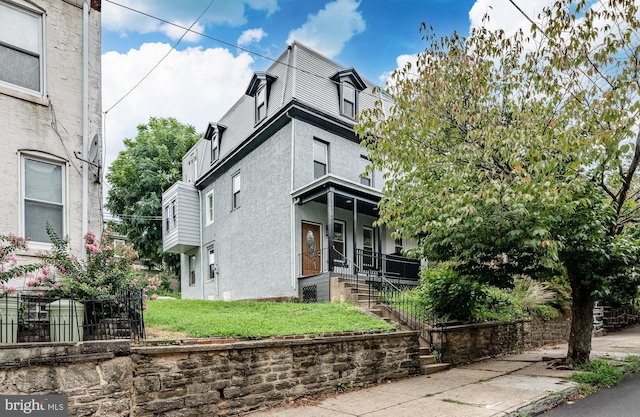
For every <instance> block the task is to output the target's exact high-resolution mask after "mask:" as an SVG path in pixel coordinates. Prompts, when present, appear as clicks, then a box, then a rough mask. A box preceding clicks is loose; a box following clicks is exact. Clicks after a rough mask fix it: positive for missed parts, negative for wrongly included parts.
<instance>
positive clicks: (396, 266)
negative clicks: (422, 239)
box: [355, 249, 420, 281]
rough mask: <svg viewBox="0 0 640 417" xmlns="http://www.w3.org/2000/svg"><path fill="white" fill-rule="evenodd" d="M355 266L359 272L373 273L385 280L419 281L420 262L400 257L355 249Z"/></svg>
mask: <svg viewBox="0 0 640 417" xmlns="http://www.w3.org/2000/svg"><path fill="white" fill-rule="evenodd" d="M355 263H356V265H357V266H358V269H359V270H360V271H365V272H368V271H375V272H377V273H379V275H382V276H385V277H387V278H404V279H407V280H413V281H418V280H419V279H420V260H418V259H409V258H407V257H404V256H402V255H395V254H393V255H386V254H383V253H379V252H374V251H370V250H366V249H356V261H355Z"/></svg>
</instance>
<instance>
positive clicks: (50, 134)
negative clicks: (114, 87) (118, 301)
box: [0, 0, 102, 284]
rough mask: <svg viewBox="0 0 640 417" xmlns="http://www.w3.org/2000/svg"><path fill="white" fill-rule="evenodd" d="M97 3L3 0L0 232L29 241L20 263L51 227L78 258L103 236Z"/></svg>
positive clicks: (44, 243) (42, 246)
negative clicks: (90, 239)
mask: <svg viewBox="0 0 640 417" xmlns="http://www.w3.org/2000/svg"><path fill="white" fill-rule="evenodd" d="M100 6H101V0H87V1H84V2H83V1H82V0H29V1H26V0H0V137H1V138H2V145H1V149H2V152H0V190H1V193H0V234H4V235H7V234H15V235H18V236H23V237H27V238H30V243H29V247H30V250H29V252H27V253H23V254H19V255H21V256H20V262H33V261H35V260H36V259H35V258H33V256H34V255H36V254H37V253H38V252H40V251H42V250H47V249H49V248H51V243H50V241H49V238H48V236H47V233H46V230H45V225H46V223H47V222H49V223H50V224H51V225H53V227H54V228H55V230H56V232H57V233H58V235H59V236H61V237H66V238H68V239H69V240H70V244H71V246H70V248H71V250H72V252H73V253H74V254H75V255H77V256H81V254H82V252H83V235H84V234H85V233H86V232H87V231H88V230H93V231H95V232H97V233H99V232H101V231H102V185H101V184H100V176H101V172H100V171H99V169H98V165H100V164H101V161H100V158H101V156H102V155H101V154H102V152H101V146H102V133H101V125H102V105H101V100H102V97H101V87H102V86H101V61H100V57H101V28H100V24H101V23H100V20H101V18H100V15H101V13H100ZM83 160H84V161H87V160H91V161H92V162H94V163H95V165H92V164H89V163H86V162H83ZM19 284H22V283H21V282H20V283H19Z"/></svg>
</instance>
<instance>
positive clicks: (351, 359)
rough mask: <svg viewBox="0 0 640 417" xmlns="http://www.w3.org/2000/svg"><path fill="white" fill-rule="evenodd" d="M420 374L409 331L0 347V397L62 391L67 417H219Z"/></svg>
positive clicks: (413, 337) (416, 346)
mask: <svg viewBox="0 0 640 417" xmlns="http://www.w3.org/2000/svg"><path fill="white" fill-rule="evenodd" d="M419 373H420V360H419V343H418V336H417V333H415V332H395V333H380V334H360V335H355V334H354V335H342V336H334V337H324V338H308V339H291V340H265V341H244V342H234V343H226V344H213V343H209V344H203V343H195V342H194V343H193V344H187V345H178V346H173V345H172V346H141V347H130V345H129V342H128V341H104V342H102V341H100V342H84V343H78V344H75V345H74V344H69V343H55V344H47V345H43V344H21V345H12V346H10V347H9V346H2V347H0V393H1V394H39V395H42V394H66V395H68V396H69V416H141V417H151V416H154V415H162V416H169V417H170V416H182V417H187V416H204V415H206V416H228V415H235V414H239V413H243V412H247V411H251V410H256V409H260V408H264V407H267V406H273V405H277V404H280V403H283V402H286V401H290V400H294V399H296V398H300V397H302V396H308V395H313V394H323V393H330V392H335V391H336V390H337V389H339V388H343V387H344V388H348V387H358V386H363V385H366V384H369V383H374V382H380V381H383V380H386V379H395V378H402V377H406V376H410V375H416V374H419Z"/></svg>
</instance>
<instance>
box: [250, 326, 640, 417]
mask: <svg viewBox="0 0 640 417" xmlns="http://www.w3.org/2000/svg"><path fill="white" fill-rule="evenodd" d="M566 353H567V344H566V343H565V344H560V345H556V346H552V347H545V348H544V349H536V350H531V351H526V352H524V353H521V354H513V355H505V356H501V357H498V358H493V359H487V360H484V361H480V362H476V363H473V364H470V365H465V366H459V367H457V368H454V369H450V370H447V371H443V372H439V373H436V374H433V375H429V376H416V377H411V378H406V379H403V380H399V381H394V382H387V383H382V384H379V385H376V386H373V387H370V388H365V389H362V390H355V391H353V392H346V393H342V394H337V395H333V396H329V397H327V398H325V399H323V400H319V401H317V402H311V401H310V402H309V403H312V404H313V405H304V406H301V405H290V406H282V407H277V408H272V409H269V410H266V411H259V412H255V413H250V414H247V416H248V417H249V416H250V417H276V416H277V417H300V416H305V417H306V416H308V417H345V416H367V417H404V416H410V417H417V416H435V417H437V416H447V417H449V416H450V417H467V416H473V417H475V416H478V417H482V416H500V417H503V416H504V417H516V416H520V415H526V416H534V415H537V414H540V413H542V412H543V411H545V410H546V409H548V408H551V407H553V406H555V405H556V404H558V403H560V402H561V401H563V400H564V398H566V397H568V396H572V395H574V394H575V393H576V392H577V390H576V384H575V383H573V382H568V381H566V380H564V379H563V378H564V377H568V376H569V375H571V374H572V373H573V371H567V370H557V369H547V362H544V361H542V358H543V357H544V358H563V357H565V356H566ZM639 354H640V326H639V325H636V326H633V327H631V328H628V329H625V330H623V331H620V332H617V333H611V334H609V335H606V336H602V337H596V338H594V339H593V344H592V358H594V357H599V356H605V355H609V356H614V357H626V356H627V355H639Z"/></svg>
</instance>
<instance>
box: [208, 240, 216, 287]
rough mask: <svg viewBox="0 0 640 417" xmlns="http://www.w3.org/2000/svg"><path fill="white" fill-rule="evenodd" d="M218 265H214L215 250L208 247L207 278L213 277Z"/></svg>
mask: <svg viewBox="0 0 640 417" xmlns="http://www.w3.org/2000/svg"><path fill="white" fill-rule="evenodd" d="M217 269H218V267H217V266H216V252H215V249H214V248H213V246H212V247H210V248H209V279H210V280H211V279H215V277H216V270H217Z"/></svg>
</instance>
